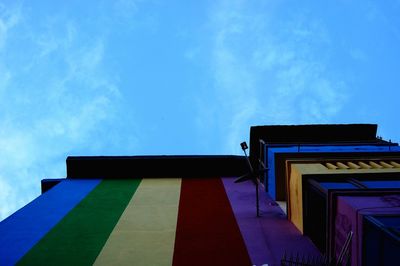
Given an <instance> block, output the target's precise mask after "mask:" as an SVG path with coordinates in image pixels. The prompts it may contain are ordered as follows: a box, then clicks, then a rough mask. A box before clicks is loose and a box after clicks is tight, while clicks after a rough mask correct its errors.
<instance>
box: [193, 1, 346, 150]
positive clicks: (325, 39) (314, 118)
mask: <svg viewBox="0 0 400 266" xmlns="http://www.w3.org/2000/svg"><path fill="white" fill-rule="evenodd" d="M270 5H271V6H272V4H270ZM271 10H272V11H271ZM285 10H286V8H284V7H283V5H282V6H279V5H276V4H275V5H274V6H273V7H272V8H269V6H268V3H264V4H262V3H261V2H256V3H253V2H252V3H249V2H245V1H233V2H232V1H228V2H226V1H220V2H219V3H218V4H216V5H215V8H214V9H213V10H212V12H211V15H210V17H211V22H210V25H209V28H211V29H212V34H211V41H212V42H213V50H212V53H211V55H212V57H211V59H210V60H211V65H212V69H213V75H214V81H215V83H214V84H215V90H216V95H217V98H218V100H219V102H218V104H219V106H220V109H219V110H218V111H220V112H223V113H224V115H221V116H215V117H214V119H217V120H218V119H219V117H224V119H220V120H218V121H217V122H216V124H220V125H221V126H220V128H221V129H226V131H227V132H229V133H228V134H226V132H222V130H221V132H220V134H222V135H224V137H221V139H226V141H225V142H226V143H225V144H226V145H225V148H224V149H225V150H224V151H225V152H234V153H238V152H240V149H239V148H238V149H235V148H234V147H236V146H238V144H239V143H240V141H242V140H243V138H244V137H247V136H248V128H249V126H250V125H255V124H276V123H280V124H285V123H288V124H291V123H296V124H299V123H322V122H326V121H329V119H330V118H332V117H334V116H335V115H336V114H337V113H338V112H339V111H340V110H341V108H342V106H343V104H344V103H345V101H346V99H347V96H346V90H347V87H346V84H345V83H344V82H343V81H341V80H337V79H335V76H334V75H333V74H331V73H330V72H329V71H330V69H329V57H330V54H329V52H328V51H329V48H330V46H331V45H333V44H331V41H330V38H329V32H328V30H327V29H326V27H325V26H324V24H323V23H322V22H321V21H319V20H318V19H316V18H313V17H312V16H310V14H309V12H307V11H306V10H300V11H299V10H293V12H287V11H285ZM279 12H280V13H284V12H286V13H285V14H284V15H283V14H279ZM278 14H279V15H278ZM282 17H284V19H282ZM202 112H203V111H202ZM200 119H201V118H200ZM207 119H209V118H207ZM226 136H227V137H226Z"/></svg>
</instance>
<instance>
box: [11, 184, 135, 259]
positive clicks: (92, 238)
mask: <svg viewBox="0 0 400 266" xmlns="http://www.w3.org/2000/svg"><path fill="white" fill-rule="evenodd" d="M139 183H140V180H138V179H129V180H103V181H102V182H101V183H100V184H99V185H98V186H97V187H96V188H95V189H94V190H93V191H92V192H91V193H89V194H88V195H87V196H86V198H84V199H83V200H82V201H81V202H80V203H79V204H78V205H77V206H76V207H75V208H74V209H73V210H71V212H70V213H69V214H68V215H67V216H65V217H64V218H63V219H62V220H61V221H60V223H58V224H57V225H56V226H55V227H54V228H53V229H52V230H51V231H50V232H49V233H48V234H47V235H45V236H44V237H43V238H42V239H41V240H40V241H39V242H38V243H37V244H36V245H35V246H34V247H33V248H32V249H31V250H30V251H29V252H28V253H27V254H26V255H25V256H24V257H23V258H22V259H21V260H20V261H19V262H18V265H25V264H26V265H33V264H37V265H92V264H93V263H94V261H95V259H96V257H97V255H98V254H99V252H100V251H101V249H102V247H103V246H104V244H105V242H106V241H107V239H108V237H109V235H110V234H111V232H112V230H113V229H114V226H115V225H116V224H117V222H118V220H119V218H120V216H121V214H122V213H123V211H124V210H125V208H126V206H127V204H128V203H129V201H130V199H131V198H132V196H133V194H134V193H135V191H136V189H137V187H138V186H139ZM49 215H51V214H49Z"/></svg>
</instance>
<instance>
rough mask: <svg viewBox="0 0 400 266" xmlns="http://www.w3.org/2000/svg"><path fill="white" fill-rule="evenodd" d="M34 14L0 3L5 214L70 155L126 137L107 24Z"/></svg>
mask: <svg viewBox="0 0 400 266" xmlns="http://www.w3.org/2000/svg"><path fill="white" fill-rule="evenodd" d="M35 19H37V18H35V17H34V15H33V14H31V13H29V8H27V9H23V7H20V8H19V9H13V8H12V7H7V6H2V7H1V8H0V202H1V205H0V220H1V219H3V218H5V217H6V216H8V215H9V214H10V213H11V212H13V211H15V210H16V209H18V208H20V207H21V206H23V205H25V204H26V203H27V202H28V201H30V200H32V199H33V198H34V197H35V196H37V195H38V194H39V193H40V180H41V179H43V178H46V177H62V176H64V175H65V158H66V156H67V155H71V154H82V153H84V154H99V153H102V152H104V151H106V150H108V149H106V147H108V145H116V146H115V147H114V148H115V150H118V149H119V148H121V150H125V149H124V148H123V146H124V145H127V144H126V143H124V142H123V141H120V138H122V136H116V135H115V132H114V127H113V124H115V126H119V124H118V122H115V121H116V118H117V117H118V114H119V111H120V110H119V107H118V105H119V103H120V102H121V91H120V89H119V87H118V78H117V77H116V76H114V75H113V72H112V71H110V69H109V68H108V66H107V64H106V62H105V59H104V56H105V54H106V53H107V41H108V40H107V32H103V33H100V34H96V35H92V36H90V35H91V34H93V32H91V31H90V29H87V28H86V29H85V28H82V27H80V26H81V25H80V24H79V22H76V20H74V19H73V18H69V17H65V16H56V15H53V16H52V18H51V20H48V18H46V17H44V18H41V20H39V21H36V23H30V22H31V20H35ZM49 21H50V22H49ZM99 21H100V22H99V23H101V21H102V20H99ZM78 25H79V26H78ZM92 26H93V27H94V28H95V29H97V27H101V26H102V25H92ZM14 43H18V45H20V47H19V49H14V48H15V47H13V44H14ZM115 130H118V129H115ZM128 142H130V143H131V145H135V142H132V141H128Z"/></svg>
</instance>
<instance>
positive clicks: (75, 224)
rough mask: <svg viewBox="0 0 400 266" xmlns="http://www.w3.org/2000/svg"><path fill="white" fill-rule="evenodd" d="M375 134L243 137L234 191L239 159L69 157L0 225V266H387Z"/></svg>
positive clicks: (383, 182)
mask: <svg viewBox="0 0 400 266" xmlns="http://www.w3.org/2000/svg"><path fill="white" fill-rule="evenodd" d="M376 131H377V126H376V125H370V124H351V125H301V126H255V127H251V129H250V162H251V165H252V166H253V167H254V168H256V169H261V171H260V172H259V173H260V174H259V175H257V176H258V179H253V178H251V177H252V175H249V177H250V179H251V180H249V181H246V182H240V183H237V182H235V181H238V179H237V177H238V176H242V175H243V174H245V173H248V172H249V168H248V165H247V164H246V158H245V157H244V156H229V155H228V156H130V157H101V156H99V157H68V158H67V161H66V165H67V176H66V178H65V179H44V180H42V192H43V193H42V195H41V196H39V197H38V198H36V199H35V200H33V201H32V202H31V203H29V204H28V205H26V206H25V207H23V208H21V209H20V210H18V211H17V212H15V213H14V214H12V215H11V216H10V217H8V218H6V219H5V220H4V221H2V222H0V265H14V264H19V265H23V264H26V265H32V264H33V265H58V264H62V265H75V264H79V265H91V264H97V265H110V264H114V265H116V264H118V265H121V264H126V265H336V264H340V265H346V264H348V265H394V264H393V262H394V261H397V262H398V261H399V259H400V257H399V256H400V255H399V254H400V252H399V251H400V234H399V232H400V175H399V172H400V147H399V146H398V144H397V143H392V142H390V141H385V140H382V139H380V138H378V137H377V136H376ZM252 181H253V182H252ZM256 181H257V182H256ZM255 183H256V184H260V186H257V188H258V192H259V207H258V208H259V214H260V216H259V217H257V212H256V206H257V204H256V193H255V191H256V190H255V186H254V184H255Z"/></svg>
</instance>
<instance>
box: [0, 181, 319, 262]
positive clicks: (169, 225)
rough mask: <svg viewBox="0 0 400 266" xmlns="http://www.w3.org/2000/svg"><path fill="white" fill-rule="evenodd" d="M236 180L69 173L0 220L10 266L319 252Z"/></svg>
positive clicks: (2, 248) (0, 242) (268, 258)
mask: <svg viewBox="0 0 400 266" xmlns="http://www.w3.org/2000/svg"><path fill="white" fill-rule="evenodd" d="M233 181H234V179H233V178H202V179H200V178H189V179H180V178H159V179H157V178H146V179H123V180H114V179H104V180H100V179H65V180H63V181H62V182H60V183H59V184H58V185H56V186H55V187H54V188H52V189H50V190H49V191H48V192H46V193H44V194H42V195H41V196H40V197H38V198H37V199H35V200H34V201H32V202H31V203H30V204H28V205H26V206H25V207H24V208H22V209H20V210H19V211H17V212H16V213H14V214H13V215H11V216H10V217H8V218H7V219H6V220H4V221H3V222H2V223H0V234H1V235H2V237H1V238H0V258H1V263H0V264H1V265H14V264H17V265H32V264H33V265H91V264H96V265H110V264H112V265H124V264H125V265H126V264H129V265H133V264H134V265H264V264H269V265H274V264H278V263H279V260H280V258H281V256H282V255H283V254H282V253H283V252H285V251H291V250H290V249H291V248H290V247H292V251H294V250H296V249H297V250H298V249H299V248H300V247H301V250H302V251H304V250H306V251H308V252H309V254H317V253H318V251H317V250H316V249H315V247H314V246H313V245H312V244H311V242H310V241H309V240H308V238H306V237H303V236H301V235H300V233H299V232H298V231H297V230H296V229H295V228H294V227H293V225H292V224H291V223H290V222H289V221H288V220H287V219H286V217H285V215H284V213H283V211H282V210H281V209H280V208H279V207H278V206H276V205H275V204H268V203H271V202H272V201H271V199H268V198H267V195H265V194H263V204H262V206H261V211H262V214H264V215H263V217H261V218H256V217H255V215H254V187H253V185H252V184H251V183H244V184H240V185H238V184H234V183H233Z"/></svg>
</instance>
